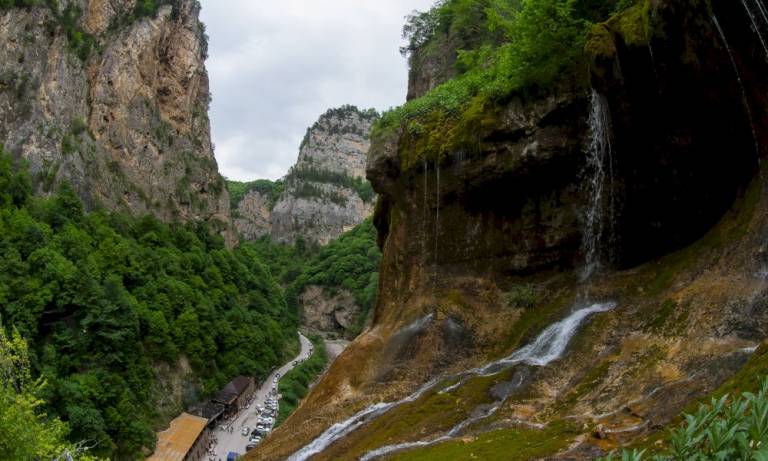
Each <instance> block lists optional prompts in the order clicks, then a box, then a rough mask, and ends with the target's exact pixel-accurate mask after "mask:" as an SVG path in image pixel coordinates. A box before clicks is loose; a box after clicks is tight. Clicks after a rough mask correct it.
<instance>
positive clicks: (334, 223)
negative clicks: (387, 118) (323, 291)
mask: <svg viewBox="0 0 768 461" xmlns="http://www.w3.org/2000/svg"><path fill="white" fill-rule="evenodd" d="M377 117H378V115H377V114H376V112H375V111H373V110H368V111H360V110H358V109H357V108H356V107H353V106H344V107H341V108H339V109H331V110H329V111H328V112H326V113H325V114H324V115H323V116H321V117H320V119H319V120H318V121H317V122H316V123H315V124H314V125H313V126H312V127H311V128H309V129H308V130H307V134H306V136H305V137H304V141H303V142H302V144H301V147H300V150H299V159H298V161H297V162H296V164H295V165H294V166H293V167H292V168H291V170H290V171H289V172H288V175H287V176H286V177H285V178H284V181H285V190H284V191H283V193H282V194H281V195H280V198H279V199H278V200H277V203H276V204H275V206H274V208H273V209H272V213H271V217H270V220H271V231H270V235H271V236H272V238H273V239H274V240H275V241H278V242H283V243H293V242H295V241H296V238H297V237H299V236H302V237H303V238H304V239H306V240H307V241H311V242H317V243H320V244H326V243H328V242H329V241H331V240H333V239H334V238H336V237H338V236H339V235H341V234H342V233H343V232H345V231H347V230H349V229H351V228H352V227H354V226H356V225H357V224H359V223H361V222H362V221H363V219H365V218H366V217H368V216H370V215H371V213H372V212H373V192H372V191H371V190H370V187H369V186H368V184H367V182H366V181H365V179H364V176H365V156H366V154H367V153H368V147H369V145H370V140H369V134H370V130H371V124H372V123H373V122H374V120H376V118H377Z"/></svg>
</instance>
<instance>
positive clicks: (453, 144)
mask: <svg viewBox="0 0 768 461" xmlns="http://www.w3.org/2000/svg"><path fill="white" fill-rule="evenodd" d="M634 3H635V0H525V1H517V0H482V1H477V0H443V1H439V2H438V3H437V4H436V5H435V6H434V7H433V8H432V9H431V10H429V11H427V12H424V13H414V14H413V15H411V16H410V17H409V19H408V23H407V24H406V25H405V27H404V29H403V35H404V38H406V39H408V41H409V44H408V45H407V46H406V47H404V48H403V50H402V51H403V52H404V54H406V55H408V54H411V53H422V52H423V53H429V52H431V51H432V50H431V48H432V47H440V46H450V45H448V43H451V44H453V45H457V46H459V47H460V48H459V49H456V50H454V51H455V53H456V55H457V59H456V68H455V71H456V75H457V76H456V78H454V79H452V80H449V81H447V82H445V83H443V84H442V85H440V86H438V87H436V88H434V89H433V90H431V91H430V92H428V93H427V94H425V95H423V96H422V97H420V98H417V99H414V100H411V101H409V102H408V103H406V104H405V105H403V106H401V107H399V108H396V109H394V110H391V111H389V112H386V113H384V114H383V116H382V118H381V119H380V120H379V121H378V122H377V123H376V124H375V126H374V131H373V133H372V138H373V139H374V140H375V139H377V138H379V137H383V136H384V134H385V133H389V132H391V131H393V130H398V129H403V130H405V132H406V133H407V134H408V135H410V137H411V138H414V139H426V141H425V142H422V143H421V145H420V146H418V147H417V148H415V149H410V150H411V151H413V152H412V153H411V154H409V156H407V158H404V159H402V162H403V166H404V167H405V168H408V167H410V166H412V165H414V164H415V163H416V160H417V159H419V158H422V157H424V156H427V155H429V156H433V157H434V158H441V157H442V156H444V155H446V154H447V153H448V152H451V151H453V150H456V149H459V148H466V147H468V146H467V144H472V143H473V142H474V143H476V142H477V141H476V140H477V130H478V128H479V127H481V126H482V123H483V119H484V118H488V117H489V116H490V117H493V112H494V110H493V108H494V107H495V106H497V105H498V104H499V103H501V102H503V101H505V100H506V99H508V98H509V97H511V96H512V95H513V94H516V93H518V94H523V95H525V94H539V93H542V92H548V91H551V89H552V87H553V86H554V85H556V83H557V82H558V81H559V80H560V79H561V76H562V75H563V74H564V73H566V72H567V71H570V72H571V73H576V69H579V65H580V64H582V63H583V58H582V56H583V53H582V50H583V48H584V44H585V41H586V37H587V34H588V32H589V30H590V29H591V28H592V26H593V25H594V24H595V23H597V22H600V21H603V20H605V19H607V18H608V17H609V16H610V14H611V13H613V12H616V11H620V10H623V9H626V8H628V7H629V6H631V5H633V4H634ZM577 80H579V79H577Z"/></svg>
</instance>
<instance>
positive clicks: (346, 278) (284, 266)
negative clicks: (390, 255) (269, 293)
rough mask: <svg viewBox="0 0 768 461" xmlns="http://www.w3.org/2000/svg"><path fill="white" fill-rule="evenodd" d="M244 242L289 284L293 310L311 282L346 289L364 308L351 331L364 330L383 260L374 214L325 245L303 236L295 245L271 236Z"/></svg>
mask: <svg viewBox="0 0 768 461" xmlns="http://www.w3.org/2000/svg"><path fill="white" fill-rule="evenodd" d="M243 246H244V247H247V248H250V249H252V250H253V251H254V253H256V254H257V255H258V256H259V258H260V259H261V260H262V261H264V264H265V265H267V266H268V268H269V270H270V272H271V273H272V275H273V276H274V277H275V279H276V280H279V281H280V283H281V284H282V285H283V286H284V287H285V298H286V302H287V303H288V306H289V310H291V311H292V312H296V311H299V310H300V306H299V300H298V297H299V295H300V294H301V293H302V291H304V289H305V288H306V287H307V286H309V285H318V286H321V287H323V288H324V289H325V290H326V291H327V292H328V293H329V294H333V293H335V292H336V291H337V290H339V289H346V290H349V291H350V292H351V293H352V295H353V296H354V298H355V301H356V302H357V303H358V304H359V305H360V306H361V308H362V314H361V316H360V318H359V319H358V322H357V325H356V326H355V328H353V329H352V330H350V331H348V332H347V334H348V336H355V335H357V334H358V333H359V332H360V331H361V330H362V328H363V325H364V322H365V319H366V317H367V316H368V313H369V312H370V310H371V308H372V307H373V305H374V303H375V302H376V290H377V288H378V283H379V272H378V271H379V261H380V260H381V252H380V251H379V248H378V246H377V244H376V229H375V228H374V226H373V222H372V219H371V218H368V219H366V220H365V221H363V222H362V223H361V224H359V225H358V226H357V227H355V228H354V229H352V230H350V231H349V232H347V233H345V234H343V235H342V236H341V237H339V238H338V239H336V240H334V241H332V242H331V243H329V244H328V245H326V246H324V247H318V246H316V245H310V244H307V243H306V242H305V241H304V240H303V239H299V240H298V241H297V242H296V244H295V245H280V244H277V243H274V242H272V241H271V240H270V239H269V238H268V237H263V238H261V239H259V240H257V241H254V242H249V243H246V244H244V245H243Z"/></svg>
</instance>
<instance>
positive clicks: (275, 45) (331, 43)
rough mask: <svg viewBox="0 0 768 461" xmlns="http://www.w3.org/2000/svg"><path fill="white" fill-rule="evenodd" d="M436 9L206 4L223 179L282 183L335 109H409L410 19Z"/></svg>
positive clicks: (302, 2) (361, 0)
mask: <svg viewBox="0 0 768 461" xmlns="http://www.w3.org/2000/svg"><path fill="white" fill-rule="evenodd" d="M433 1H434V0H410V1H408V0H387V1H381V0H279V1H278V0H201V3H202V5H203V10H202V15H201V16H202V20H203V22H204V23H205V24H206V27H207V31H208V35H209V37H210V48H209V56H210V57H209V59H208V62H207V67H208V72H209V75H210V79H211V90H212V93H213V103H212V105H211V114H210V115H211V123H212V130H213V140H214V143H215V144H216V158H217V160H218V162H219V169H220V170H221V172H222V174H223V175H224V176H227V177H228V178H231V179H238V180H252V179H257V178H271V179H275V178H278V177H280V176H282V175H284V174H285V173H286V172H287V171H288V168H289V167H290V166H291V165H292V164H293V163H294V162H295V161H296V157H297V156H298V148H299V144H300V143H301V139H302V137H303V136H304V132H305V131H306V129H307V127H308V126H310V125H311V124H312V123H314V121H315V120H316V119H317V117H318V116H319V115H320V114H322V113H323V112H325V111H326V110H327V109H329V108H331V107H338V106H341V105H343V104H354V105H356V106H358V107H361V108H368V107H375V108H376V109H378V110H384V109H387V108H389V107H392V106H397V105H400V104H402V103H403V102H404V100H405V93H406V86H407V80H408V78H407V77H408V76H407V67H406V63H405V60H404V59H403V58H402V57H401V56H400V53H399V51H398V49H399V47H400V45H401V42H402V40H401V38H400V32H401V29H402V25H403V22H404V17H405V15H407V14H408V13H410V12H411V11H412V10H414V9H417V10H424V9H427V8H429V7H430V6H431V4H432V3H433Z"/></svg>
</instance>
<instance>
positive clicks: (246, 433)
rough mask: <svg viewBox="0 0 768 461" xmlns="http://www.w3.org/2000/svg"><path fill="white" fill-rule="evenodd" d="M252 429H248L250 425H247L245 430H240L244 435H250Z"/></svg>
mask: <svg viewBox="0 0 768 461" xmlns="http://www.w3.org/2000/svg"><path fill="white" fill-rule="evenodd" d="M250 432H251V431H249V430H248V426H245V427H244V428H243V430H242V431H241V432H240V433H241V434H243V435H248V434H249V433H250Z"/></svg>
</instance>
